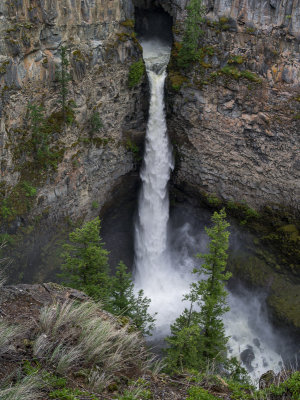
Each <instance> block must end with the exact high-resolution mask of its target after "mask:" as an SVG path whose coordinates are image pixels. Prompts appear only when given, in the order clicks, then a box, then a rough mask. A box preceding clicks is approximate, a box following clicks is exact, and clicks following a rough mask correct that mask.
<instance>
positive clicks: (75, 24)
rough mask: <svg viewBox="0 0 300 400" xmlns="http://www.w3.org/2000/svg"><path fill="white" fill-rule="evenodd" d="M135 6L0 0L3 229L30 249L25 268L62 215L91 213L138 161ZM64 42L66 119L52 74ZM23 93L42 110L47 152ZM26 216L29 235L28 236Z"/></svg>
mask: <svg viewBox="0 0 300 400" xmlns="http://www.w3.org/2000/svg"><path fill="white" fill-rule="evenodd" d="M133 11H134V8H133V6H132V4H131V2H121V1H119V0H114V1H102V0H96V1H95V0H85V1H80V0H66V1H58V0H55V1H53V0H42V1H29V0H20V1H17V2H15V1H9V0H8V1H3V2H1V4H0V37H1V39H0V85H1V91H0V93H1V96H0V116H1V124H0V159H1V194H0V196H1V210H0V214H1V223H2V232H3V233H5V234H6V233H7V232H8V233H9V234H12V235H13V237H14V238H17V242H18V243H19V245H20V246H19V248H20V249H24V247H25V248H28V247H30V248H31V249H32V250H31V251H30V253H29V254H28V255H27V257H26V258H28V259H29V258H31V261H29V260H28V261H25V265H26V264H27V267H28V268H30V267H29V265H31V264H36V262H37V261H38V260H36V259H35V261H32V260H33V259H34V258H35V257H36V256H35V253H36V251H39V252H40V250H41V249H42V248H43V246H46V245H47V243H48V242H49V241H52V240H54V239H53V237H54V236H55V235H57V231H61V229H63V225H65V222H66V218H67V219H68V220H69V221H71V220H72V221H76V220H78V219H79V218H81V219H82V218H90V217H93V216H96V215H97V214H98V213H99V210H100V209H101V207H102V206H103V204H104V203H105V202H106V201H107V200H108V199H109V198H110V193H111V192H112V190H113V189H114V188H115V186H116V185H119V184H120V183H122V182H123V183H124V182H126V176H127V174H128V173H131V172H132V171H134V170H135V168H136V165H135V164H136V160H135V157H134V150H135V151H137V150H136V147H135V143H136V141H140V142H141V141H142V140H143V132H144V122H145V116H144V112H145V111H146V110H147V99H146V97H145V96H144V93H143V90H144V89H142V86H141V85H138V86H137V87H133V88H131V89H130V88H129V86H128V73H129V69H130V65H132V64H133V63H134V62H136V61H137V60H139V59H140V57H141V49H140V46H139V44H138V42H137V40H136V38H135V34H134V31H133V27H134V25H133V22H132V19H133V17H134V15H133ZM62 46H64V47H66V49H67V50H66V52H67V53H66V58H67V60H68V62H69V66H68V67H67V69H68V70H69V73H70V76H71V78H70V79H71V82H69V83H68V85H67V89H66V90H67V108H68V118H69V117H70V118H69V121H67V122H68V123H66V124H64V123H63V121H62V115H61V104H60V101H61V92H62V90H63V89H62V87H61V86H60V84H59V82H58V80H57V71H59V70H60V68H61V62H62V60H61V48H62ZM29 103H31V104H33V105H35V106H37V107H40V106H42V107H43V110H44V111H43V118H44V119H45V122H46V125H47V128H46V133H45V135H46V138H43V140H44V141H47V150H43V154H42V155H43V159H41V157H39V154H38V151H39V149H37V145H36V139H35V137H34V133H33V130H32V126H33V125H34V123H33V122H32V120H31V119H30V118H29V112H28V104H29ZM95 118H96V119H95ZM43 123H44V122H43ZM44 130H45V129H44ZM40 148H42V146H41V144H40ZM46 152H48V153H47V154H46ZM26 188H27V189H26ZM24 190H25V192H26V191H27V192H26V193H25V192H24ZM29 226H30V227H31V229H30V231H31V234H32V235H33V237H34V239H31V240H30V243H29V242H28V241H27V245H26V244H24V243H23V236H24V233H25V236H28V233H29V231H27V230H28V227H29ZM17 247H18V246H17ZM22 252H23V250H21V253H22ZM17 254H18V252H14V258H16V255H17ZM21 258H22V257H21ZM22 262H23V261H22ZM22 262H21V261H20V262H17V264H18V263H19V264H20V263H22ZM38 262H41V259H40V260H39V261H38ZM25 268H26V267H25ZM32 273H33V271H31V274H32Z"/></svg>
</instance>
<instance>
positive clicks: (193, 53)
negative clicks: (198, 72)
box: [177, 0, 205, 69]
mask: <svg viewBox="0 0 300 400" xmlns="http://www.w3.org/2000/svg"><path fill="white" fill-rule="evenodd" d="M187 11H188V15H187V18H186V22H185V31H184V36H183V42H182V47H181V49H180V50H179V54H178V60H177V64H178V66H179V67H180V68H184V69H186V68H188V67H189V66H190V64H191V63H192V62H194V61H196V60H197V56H198V46H199V39H200V36H201V35H202V34H203V31H202V29H201V27H200V24H201V22H203V16H204V14H205V7H204V6H203V4H202V0H191V1H190V3H189V5H188V7H187Z"/></svg>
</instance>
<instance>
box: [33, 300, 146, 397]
mask: <svg viewBox="0 0 300 400" xmlns="http://www.w3.org/2000/svg"><path fill="white" fill-rule="evenodd" d="M38 330H39V336H38V337H37V339H36V340H35V342H34V346H33V351H34V355H35V356H36V357H37V358H39V359H41V360H44V361H45V360H46V362H47V363H50V364H51V366H52V367H54V368H55V369H56V371H57V372H58V373H60V374H65V373H67V372H68V370H70V369H71V368H72V370H73V371H74V370H76V369H82V368H88V369H90V374H89V382H90V387H91V388H93V390H95V391H101V390H102V389H103V387H105V386H106V385H107V384H108V383H109V382H110V381H111V379H112V377H113V376H114V374H116V373H118V372H121V371H124V370H127V369H128V368H134V369H138V370H144V369H147V368H148V367H149V363H150V362H151V360H149V359H147V351H146V349H145V346H144V343H143V339H142V337H141V335H140V334H139V333H138V332H129V331H128V328H127V327H124V328H121V329H120V328H118V327H117V326H116V325H115V323H114V322H113V321H112V320H104V319H102V318H101V317H100V315H99V305H98V304H96V303H94V302H84V303H76V302H74V301H66V302H65V303H64V304H53V305H51V306H46V307H44V308H43V309H42V310H41V313H40V318H39V321H38Z"/></svg>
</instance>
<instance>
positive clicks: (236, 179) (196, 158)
mask: <svg viewBox="0 0 300 400" xmlns="http://www.w3.org/2000/svg"><path fill="white" fill-rule="evenodd" d="M206 4H207V7H208V13H207V15H206V17H205V21H204V22H203V37H202V56H201V59H200V60H199V63H196V64H195V65H194V66H193V68H192V70H191V71H189V72H187V73H184V74H182V71H181V72H180V71H178V70H176V56H177V55H178V51H177V50H178V48H177V49H176V46H179V44H178V43H176V42H178V41H179V40H180V38H181V35H182V23H181V22H182V15H183V14H182V13H180V12H179V13H178V18H177V22H176V24H175V25H174V36H175V48H174V50H173V63H171V65H170V68H169V86H168V104H169V109H168V123H169V131H170V135H171V137H172V139H173V142H174V145H175V147H176V150H177V155H178V163H177V169H176V173H175V176H174V183H175V185H177V186H179V187H181V188H185V189H184V190H187V187H188V186H189V187H190V188H191V187H192V188H193V190H194V191H196V192H197V193H201V192H207V193H210V194H215V195H216V196H217V197H218V198H220V199H221V200H223V201H224V200H225V201H229V200H232V201H245V202H246V203H248V204H249V205H251V206H253V207H255V208H256V209H259V208H261V207H263V206H265V205H271V204H273V205H275V204H276V205H277V206H278V204H280V205H284V206H288V207H291V208H292V209H293V210H294V211H296V212H298V211H299V196H300V181H299V165H300V164H299V153H298V151H299V131H300V120H299V118H300V114H299V110H300V97H299V93H300V87H299V83H300V76H299V67H300V60H299V49H300V42H299V39H300V18H299V12H300V3H299V1H296V2H295V1H294V2H293V1H267V2H266V1H207V2H206ZM181 6H183V4H182V2H181Z"/></svg>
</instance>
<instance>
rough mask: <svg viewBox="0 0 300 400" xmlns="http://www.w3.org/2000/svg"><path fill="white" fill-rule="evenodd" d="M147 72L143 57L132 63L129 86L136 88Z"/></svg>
mask: <svg viewBox="0 0 300 400" xmlns="http://www.w3.org/2000/svg"><path fill="white" fill-rule="evenodd" d="M144 74H145V64H144V61H143V59H142V58H140V59H139V61H137V62H135V63H133V64H131V66H130V68H129V75H128V86H129V87H130V88H134V87H135V86H137V85H138V84H139V83H140V82H141V80H142V78H143V76H144Z"/></svg>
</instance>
